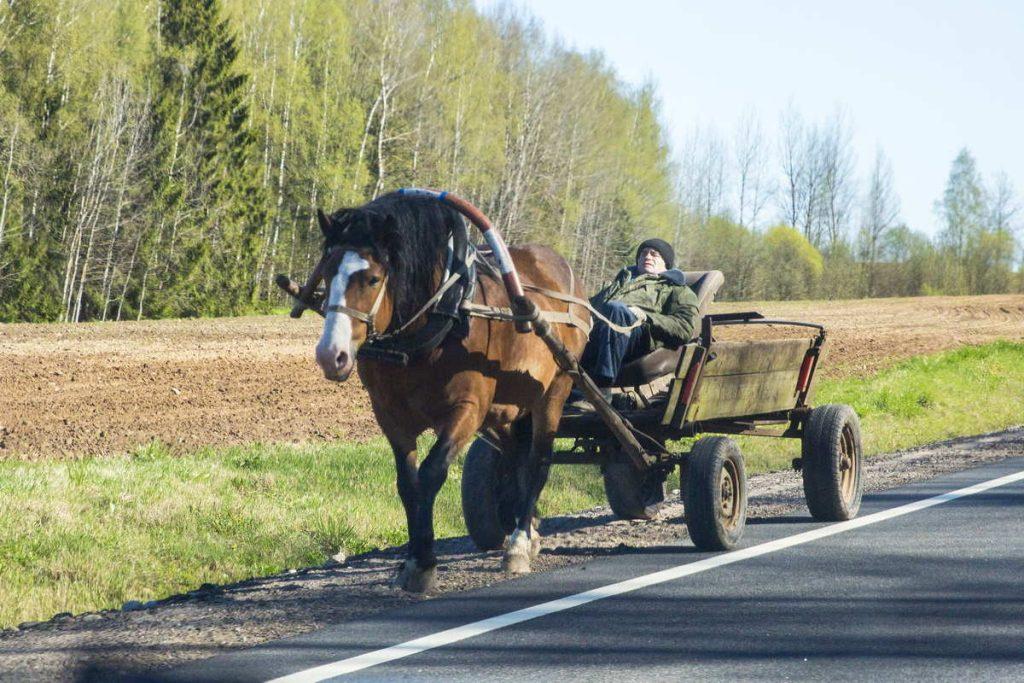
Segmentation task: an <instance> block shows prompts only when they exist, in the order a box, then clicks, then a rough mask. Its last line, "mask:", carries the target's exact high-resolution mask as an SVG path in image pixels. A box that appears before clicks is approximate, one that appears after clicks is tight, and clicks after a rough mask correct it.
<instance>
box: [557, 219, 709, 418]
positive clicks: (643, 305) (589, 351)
mask: <svg viewBox="0 0 1024 683" xmlns="http://www.w3.org/2000/svg"><path fill="white" fill-rule="evenodd" d="M674 265H675V251H674V250H673V249H672V246H671V245H670V244H669V243H668V242H666V241H664V240H661V239H657V238H652V239H648V240H644V241H643V242H641V243H640V246H638V247H637V250H636V263H635V264H634V265H632V266H627V267H626V268H623V269H622V270H620V271H619V273H618V274H617V275H616V276H615V277H614V278H613V279H612V280H610V281H609V282H607V283H605V284H604V285H602V286H601V288H600V289H599V290H598V292H597V294H595V295H594V296H593V297H591V299H590V303H591V305H593V306H594V308H596V309H597V310H598V311H599V312H600V313H601V315H603V316H604V317H605V318H606V320H601V319H600V318H597V317H595V320H594V328H593V330H592V331H591V333H590V339H589V341H588V342H587V346H586V349H584V351H583V357H582V358H581V359H580V360H581V364H582V365H583V369H584V370H586V371H587V373H588V374H589V375H590V376H591V377H592V378H593V379H594V381H595V383H596V384H597V385H598V386H599V387H602V388H607V387H611V386H613V385H614V383H615V378H616V377H617V376H618V374H619V369H620V368H621V367H622V366H623V365H624V364H625V363H628V362H629V361H631V360H634V359H636V358H640V357H641V356H645V355H647V354H648V353H651V352H652V351H654V350H655V349H658V348H662V347H666V346H668V347H672V348H675V347H678V346H680V345H682V344H685V343H686V342H687V341H689V340H690V338H691V337H692V336H693V331H694V326H695V325H696V324H697V311H698V303H697V296H696V295H695V294H694V293H693V290H691V289H690V288H689V287H688V286H687V285H686V280H685V277H684V276H683V273H682V272H681V271H679V270H675V269H674V268H673V266H674ZM581 399H582V397H581V396H579V395H577V394H575V393H574V394H573V396H571V397H570V401H571V402H572V405H573V406H574V407H576V408H579V409H587V408H588V407H590V406H589V404H587V403H586V402H585V401H583V400H581Z"/></svg>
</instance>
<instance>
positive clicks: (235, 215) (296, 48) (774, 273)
mask: <svg viewBox="0 0 1024 683" xmlns="http://www.w3.org/2000/svg"><path fill="white" fill-rule="evenodd" d="M780 131H781V132H780V136H779V137H780V142H779V143H778V144H776V145H772V144H769V141H768V139H767V137H766V136H765V135H764V134H763V132H762V130H761V127H760V123H759V122H758V121H757V119H756V117H754V116H750V117H748V118H747V119H746V120H745V122H744V123H743V124H742V125H741V126H740V128H739V130H738V131H737V134H736V136H735V140H734V141H733V142H732V143H730V144H725V143H724V142H723V141H722V140H721V139H720V138H719V137H718V136H717V135H716V134H712V133H713V132H712V133H709V132H707V131H705V132H700V131H698V133H697V134H695V135H694V136H693V139H692V142H691V144H688V145H687V146H686V148H685V149H683V150H681V154H680V159H681V160H682V161H681V162H679V163H676V162H674V161H673V158H672V155H671V152H670V149H669V145H668V142H667V135H666V131H665V129H664V127H663V126H662V124H661V122H660V121H659V110H658V100H657V95H656V91H655V88H654V87H653V85H651V84H649V83H648V84H641V85H639V86H633V85H629V84H625V83H623V82H621V81H620V80H619V79H618V77H617V76H616V74H615V72H614V70H613V69H612V67H611V66H610V65H609V64H608V63H607V62H606V61H605V59H604V57H603V56H602V55H601V54H600V53H597V52H588V53H581V52H578V51H575V50H571V49H567V48H566V47H564V46H562V45H561V44H559V43H558V42H557V41H555V40H552V39H550V38H548V37H546V35H545V32H544V30H543V27H542V26H540V25H539V24H538V22H537V21H536V20H535V19H533V18H532V17H530V16H528V15H525V14H523V13H521V12H520V11H519V10H517V9H516V8H514V7H513V6H511V5H507V6H503V7H499V8H498V9H496V10H495V11H493V12H491V13H488V14H483V13H481V12H480V11H479V10H477V9H476V8H475V7H474V6H473V4H472V3H471V2H470V1H469V0H343V1H339V0H150V1H144V0H113V1H111V0H106V1H101V0H0V320H7V321H19V320H59V321H82V320H123V319H141V318H155V317H167V316H195V315H230V314H237V313H241V312H245V311H250V310H256V309H261V308H266V307H269V306H271V305H275V304H278V303H280V302H281V299H280V295H279V294H278V293H277V292H276V291H275V288H274V287H273V285H272V282H273V276H274V274H275V273H276V272H279V271H280V272H288V273H293V274H297V275H301V274H303V273H305V272H306V271H307V270H308V269H309V267H310V266H311V264H312V261H313V260H314V259H315V258H316V256H317V253H318V249H319V244H320V237H319V231H318V228H317V224H316V219H315V209H316V208H317V207H324V208H327V209H328V210H330V209H334V208H337V207H340V206H350V205H357V204H361V203H363V202H365V201H367V200H369V199H371V198H373V197H375V196H377V195H379V194H381V193H383V192H386V191H388V190H391V189H394V188H397V187H401V186H408V185H423V186H431V187H440V188H444V189H448V190H451V191H453V192H457V193H459V194H462V195H464V196H466V197H469V198H471V199H472V200H473V201H474V202H476V203H477V204H478V205H479V206H480V207H481V208H482V209H483V210H484V211H485V212H486V213H487V214H488V215H489V216H490V217H491V218H492V220H493V221H494V222H495V224H496V225H498V226H500V227H501V229H502V230H503V232H504V233H505V234H506V235H507V237H508V238H509V239H510V240H511V241H512V242H525V241H533V242H543V243H546V244H549V245H551V246H553V247H554V248H556V249H558V250H559V251H560V252H561V253H563V254H565V255H566V256H567V257H568V258H569V259H570V260H571V262H572V263H573V265H574V267H575V268H576V271H577V274H578V275H579V276H580V277H581V278H582V279H583V280H584V281H586V282H589V283H592V284H593V283H596V282H598V281H600V280H601V279H603V278H604V277H605V276H606V275H607V274H609V272H610V271H613V270H614V269H615V268H617V267H619V266H620V265H621V264H622V263H623V262H624V261H626V260H629V259H630V258H631V251H632V248H633V245H635V243H636V242H637V241H638V240H639V239H641V238H642V237H645V236H650V235H657V236H661V237H664V238H666V239H671V240H674V241H675V243H676V244H677V246H679V247H680V252H681V254H682V255H683V256H682V259H683V262H684V264H685V265H686V266H687V267H692V268H697V267H715V268H719V269H721V270H723V271H725V272H726V274H727V287H728V289H727V291H726V292H725V295H726V296H728V297H731V298H743V297H771V298H791V297H799V296H847V295H849V296H860V295H891V294H918V293H931V292H946V291H948V292H957V293H959V292H976V291H1005V290H1006V289H1011V288H1014V287H1018V288H1019V287H1020V283H1019V272H1015V271H1014V268H1015V266H1016V262H1015V261H1014V254H1015V252H1014V249H1015V248H1016V242H1015V240H1014V235H1013V232H1012V226H1013V221H1014V220H1015V207H1016V204H1015V198H1014V195H1013V192H1012V189H1011V188H1010V187H1009V184H1008V183H1006V182H1003V183H1002V184H997V185H996V186H994V187H993V188H992V189H986V188H985V187H984V186H983V184H982V183H981V180H980V177H979V175H978V172H977V170H976V169H975V165H974V161H973V159H971V158H970V156H969V154H968V153H966V152H964V153H963V154H962V155H961V157H962V158H960V157H958V159H957V161H956V162H955V164H954V173H953V174H951V176H950V189H947V192H946V194H945V195H944V197H943V199H942V202H941V205H942V207H943V209H942V210H943V212H944V213H943V215H944V217H945V222H946V230H945V231H944V232H943V235H942V237H941V239H940V240H935V241H932V240H929V239H927V238H926V237H924V236H922V235H921V234H919V233H916V232H914V231H912V230H910V229H909V228H906V227H905V226H903V225H901V224H900V223H899V221H898V214H899V211H898V199H897V198H896V197H895V193H894V192H893V190H892V180H891V175H892V174H891V170H890V169H889V168H888V165H887V162H885V160H884V157H882V156H880V158H879V161H878V162H877V163H876V170H875V175H873V176H872V179H871V181H870V187H869V189H868V190H867V191H866V192H865V195H864V197H860V196H859V195H858V194H857V191H856V189H855V183H854V179H853V175H852V167H853V162H852V158H851V156H850V152H849V131H848V129H847V127H846V125H845V123H844V122H843V121H842V120H841V119H837V120H836V121H834V122H830V123H828V124H827V125H824V126H809V125H807V124H806V123H805V122H803V121H802V120H801V119H800V117H799V116H798V115H797V114H795V113H789V114H787V115H785V116H784V117H783V124H782V125H781V127H780ZM954 176H955V177H954ZM773 219H774V220H773ZM774 223H778V225H775V227H769V226H770V225H772V224H774ZM783 224H784V225H783ZM773 264H775V265H773ZM1015 278H1016V279H1015ZM865 282H868V283H870V284H869V285H864V284H863V283H865Z"/></svg>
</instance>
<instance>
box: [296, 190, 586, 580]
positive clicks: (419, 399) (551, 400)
mask: <svg viewBox="0 0 1024 683" xmlns="http://www.w3.org/2000/svg"><path fill="white" fill-rule="evenodd" d="M319 216H320V227H321V230H322V232H323V236H324V256H323V260H322V262H321V266H320V267H321V268H322V271H321V272H322V276H323V279H324V282H325V283H328V284H327V288H326V292H325V297H326V303H327V306H326V310H327V312H326V314H325V320H324V327H323V334H322V336H321V338H320V341H319V343H318V344H317V346H316V361H317V364H318V365H319V366H320V368H321V370H322V371H323V374H324V377H325V378H326V379H328V380H332V381H336V382H344V381H346V380H347V379H348V378H349V376H350V375H351V373H352V370H353V367H354V366H355V365H356V362H355V361H356V355H357V352H358V350H359V348H360V346H361V345H363V344H364V343H365V342H366V341H367V339H368V336H370V335H373V334H375V330H384V331H385V333H388V332H395V331H396V330H400V329H401V330H402V331H405V330H406V329H408V330H415V329H416V328H417V327H419V326H422V325H423V324H424V322H423V319H422V317H421V318H420V319H417V314H418V312H422V311H421V309H422V308H423V307H424V305H425V304H427V303H429V301H430V300H431V297H432V296H433V295H434V294H435V293H436V292H437V291H438V288H439V286H440V285H441V280H442V278H443V277H444V275H443V274H444V271H445V264H446V253H447V251H448V246H449V242H448V240H449V236H450V235H452V234H453V231H454V230H455V229H457V228H459V227H460V226H461V227H462V229H463V230H464V229H465V227H464V224H462V223H461V221H462V220H463V218H462V216H461V215H460V214H459V213H458V212H457V211H455V210H454V209H453V208H451V207H450V206H446V205H445V204H442V203H440V202H438V201H434V200H432V199H427V198H421V197H409V196H402V195H400V194H399V193H396V192H393V193H390V194H387V195H384V196H382V197H379V198H377V199H375V200H373V201H371V202H369V203H367V204H365V205H363V206H360V207H356V208H348V209H341V210H338V211H336V212H335V213H333V214H332V215H330V216H326V215H324V214H323V213H322V212H321V213H319ZM508 252H509V254H510V256H511V259H512V261H513V263H514V264H515V266H516V268H517V270H518V272H519V275H520V277H521V278H522V281H523V283H524V284H526V285H528V286H530V285H532V286H533V288H535V289H531V291H530V292H529V294H528V296H529V297H530V298H531V299H532V300H533V301H534V302H535V303H536V304H537V306H538V307H539V308H540V309H541V310H545V311H562V312H567V311H568V310H569V309H568V307H569V306H571V305H572V304H567V303H566V302H565V301H564V300H559V299H557V298H550V297H548V296H545V295H543V294H542V293H540V292H537V291H536V288H539V289H546V290H548V291H549V292H557V293H561V294H569V295H573V296H576V297H583V296H584V295H583V292H582V291H581V289H580V287H579V285H578V284H577V283H575V279H574V277H573V274H572V270H571V268H570V266H569V264H568V263H567V262H566V260H565V259H564V258H562V257H561V256H559V255H558V254H557V253H556V252H555V251H554V250H552V249H549V248H547V247H544V246H537V245H523V246H520V247H517V248H511V249H509V250H508ZM473 301H474V302H475V303H482V304H485V305H490V306H503V305H504V306H507V305H508V303H509V302H508V297H507V294H506V291H505V289H504V288H503V286H502V284H501V281H500V280H499V279H498V278H496V277H493V276H487V275H485V274H481V275H480V276H479V277H478V278H477V283H476V288H475V293H474V295H473ZM359 313H361V315H359ZM581 317H582V319H583V320H584V321H585V322H586V323H588V324H589V314H588V313H587V312H586V311H582V312H581ZM553 327H555V328H557V329H556V330H555V333H556V334H557V335H558V336H559V338H560V339H561V342H562V343H563V344H564V345H565V347H566V348H567V349H568V350H569V351H571V352H572V353H574V354H575V355H576V356H577V357H578V356H579V354H580V353H581V352H582V350H583V347H584V345H585V344H586V341H587V334H586V332H585V331H584V330H583V329H580V327H579V326H571V325H556V326H553ZM358 376H359V378H360V380H361V381H362V383H363V386H364V387H365V388H366V391H367V393H368V394H369V397H370V403H371V405H372V408H373V414H374V416H375V417H376V419H377V423H378V424H379V425H380V428H381V430H382V431H383V433H384V436H385V437H386V438H387V441H388V443H389V444H390V446H391V450H392V451H393V453H394V458H395V468H396V474H397V488H398V493H399V496H400V497H401V500H402V505H403V507H404V508H405V515H406V523H407V526H408V533H409V543H408V553H407V557H406V559H405V561H404V563H403V564H402V565H401V567H400V568H399V573H398V577H397V580H396V583H397V585H398V586H400V587H401V588H403V589H405V590H407V591H410V592H416V593H423V592H429V591H430V590H432V589H433V588H434V586H435V581H436V567H437V557H436V555H435V553H434V521H433V513H434V500H435V498H436V496H437V494H438V491H439V490H440V488H441V486H442V485H443V484H444V482H445V479H446V478H447V476H448V470H449V467H450V466H451V464H452V462H453V461H454V460H455V459H456V458H457V457H458V455H459V454H460V453H461V452H462V450H463V449H464V448H465V447H466V446H467V445H468V444H469V442H470V441H471V440H472V439H473V437H474V435H475V434H476V433H477V432H481V431H485V432H487V433H488V434H490V435H491V436H493V437H496V438H497V439H498V440H499V442H500V444H501V446H502V449H501V450H502V453H504V454H505V456H504V457H511V458H515V459H516V462H515V463H514V465H513V466H514V467H515V471H516V476H517V479H518V481H519V482H520V485H519V487H518V488H519V494H518V498H517V501H516V504H515V517H516V525H515V529H514V530H513V531H512V533H511V535H510V537H509V539H508V541H507V545H506V549H505V552H504V555H503V557H502V561H501V564H502V567H503V568H504V570H505V571H506V572H508V573H512V574H520V573H526V572H529V571H530V563H531V560H532V559H534V558H535V557H536V556H537V554H538V553H539V552H540V537H539V534H538V532H537V530H536V528H535V519H534V516H535V508H536V503H537V499H538V497H539V496H540V493H541V490H542V489H543V487H544V484H545V482H546V481H547V477H548V470H549V467H550V465H549V462H550V457H551V453H552V447H553V442H554V436H555V430H556V429H557V427H558V423H559V420H560V419H561V416H562V407H563V404H564V402H565V399H566V397H567V396H568V394H569V391H570V389H571V388H572V379H571V378H570V377H569V375H567V374H566V373H565V372H564V371H563V370H561V369H560V368H559V366H558V365H557V364H556V361H555V359H554V358H553V357H552V354H551V352H550V350H549V349H548V348H547V347H546V346H545V345H544V343H543V342H542V341H541V340H540V339H539V338H538V337H536V336H535V335H533V334H523V333H521V332H518V331H517V330H516V329H515V325H514V323H513V322H511V321H508V320H498V319H488V318H480V317H474V318H470V319H469V321H468V329H467V330H466V331H465V333H464V334H462V335H460V334H450V335H449V336H448V337H447V338H445V340H444V341H443V342H442V343H441V344H440V345H439V346H437V347H436V348H434V349H433V350H430V351H428V352H425V353H423V354H422V355H421V356H420V357H415V358H412V359H411V360H409V362H408V364H407V365H399V364H395V363H392V362H388V361H387V360H385V359H380V358H374V357H373V356H369V357H361V358H360V359H359V362H358ZM524 420H530V421H532V424H531V428H530V429H529V430H527V431H525V433H526V434H528V435H529V437H530V439H531V443H530V447H529V449H526V448H525V447H523V445H522V444H516V436H517V435H519V437H520V440H523V439H522V437H523V434H524V430H523V429H522V425H523V424H524ZM514 426H517V429H514V428H513V427H514ZM427 430H433V432H434V434H435V435H436V441H435V442H434V444H433V446H432V447H431V448H430V451H429V453H428V454H427V456H426V457H425V458H424V459H423V461H422V462H418V457H417V451H416V440H417V437H418V436H419V435H420V434H422V433H424V432H425V431H427Z"/></svg>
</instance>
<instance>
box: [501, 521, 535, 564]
mask: <svg viewBox="0 0 1024 683" xmlns="http://www.w3.org/2000/svg"><path fill="white" fill-rule="evenodd" d="M534 538H535V539H536V541H537V550H538V551H539V550H540V538H538V537H536V536H534ZM532 557H533V541H532V540H531V539H530V538H528V537H527V536H526V534H525V533H523V532H522V531H519V530H518V529H517V530H516V531H514V532H512V535H511V536H510V537H509V539H508V549H507V550H506V551H505V554H504V555H503V556H502V558H501V568H502V569H504V570H505V572H506V573H508V574H528V573H529V572H530V559H531V558H532Z"/></svg>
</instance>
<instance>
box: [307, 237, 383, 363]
mask: <svg viewBox="0 0 1024 683" xmlns="http://www.w3.org/2000/svg"><path fill="white" fill-rule="evenodd" d="M369 267H370V264H369V262H367V260H366V259H364V258H363V257H361V256H360V255H359V254H357V253H356V252H354V251H346V252H345V254H344V256H342V257H341V263H340V264H339V265H338V274H337V275H335V276H334V279H332V280H331V284H330V288H329V289H328V291H327V303H328V305H329V306H344V305H345V291H346V290H347V289H348V282H349V279H350V278H351V277H352V276H353V275H354V274H356V273H358V272H359V271H361V270H366V269H367V268H369ZM356 351H358V349H355V348H352V319H351V318H350V317H348V316H347V315H346V314H344V313H338V312H336V311H328V313H327V317H326V318H325V319H324V333H323V335H322V336H321V337H320V342H319V343H318V344H317V345H316V362H317V364H318V365H319V366H320V369H321V370H323V371H324V377H326V378H327V379H331V380H335V381H337V382H343V381H345V380H346V379H348V376H349V375H350V374H352V367H353V366H354V365H355V357H356Z"/></svg>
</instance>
